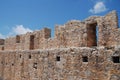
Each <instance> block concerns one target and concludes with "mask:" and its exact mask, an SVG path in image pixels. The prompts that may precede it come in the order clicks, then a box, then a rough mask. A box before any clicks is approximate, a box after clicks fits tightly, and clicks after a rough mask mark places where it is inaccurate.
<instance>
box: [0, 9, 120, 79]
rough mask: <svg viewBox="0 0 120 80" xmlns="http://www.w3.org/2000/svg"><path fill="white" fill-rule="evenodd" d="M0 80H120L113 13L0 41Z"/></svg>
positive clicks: (119, 38)
mask: <svg viewBox="0 0 120 80" xmlns="http://www.w3.org/2000/svg"><path fill="white" fill-rule="evenodd" d="M0 80H120V28H118V16H117V13H116V11H111V12H110V13H108V14H107V15H105V16H91V17H89V18H87V19H85V20H84V21H78V20H72V21H69V22H67V23H66V24H64V25H56V27H55V34H54V37H53V38H51V30H50V29H48V28H44V29H42V30H40V31H34V32H28V33H26V34H23V35H16V36H15V37H10V38H6V39H0Z"/></svg>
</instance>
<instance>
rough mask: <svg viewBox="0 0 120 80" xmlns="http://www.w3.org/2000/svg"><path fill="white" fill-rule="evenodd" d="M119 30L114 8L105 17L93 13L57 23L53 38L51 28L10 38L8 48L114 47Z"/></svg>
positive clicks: (116, 43)
mask: <svg viewBox="0 0 120 80" xmlns="http://www.w3.org/2000/svg"><path fill="white" fill-rule="evenodd" d="M96 29H97V31H98V33H97V31H96ZM119 33H120V30H119V28H118V17H117V13H116V11H112V12H110V13H108V14H107V15H105V16H91V17H89V18H87V19H85V20H84V21H77V20H73V21H69V22H67V23H66V24H64V25H56V27H55V34H54V37H53V38H51V30H50V29H48V28H44V29H42V30H40V31H34V32H32V33H30V32H28V33H27V34H23V35H17V36H16V37H11V38H7V39H5V43H4V50H37V49H51V48H69V47H92V46H113V45H119V44H120V40H119V38H120V35H119ZM96 34H97V36H98V40H97V39H96ZM18 40H19V41H18ZM17 41H18V42H17ZM0 50H2V49H0Z"/></svg>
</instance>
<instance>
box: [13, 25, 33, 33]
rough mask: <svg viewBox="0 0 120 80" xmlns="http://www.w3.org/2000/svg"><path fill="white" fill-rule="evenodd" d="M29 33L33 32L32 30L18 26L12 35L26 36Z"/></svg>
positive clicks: (14, 28)
mask: <svg viewBox="0 0 120 80" xmlns="http://www.w3.org/2000/svg"><path fill="white" fill-rule="evenodd" d="M27 32H32V30H31V29H29V28H25V27H24V26H23V25H17V26H16V27H13V31H12V33H15V34H25V33H27Z"/></svg>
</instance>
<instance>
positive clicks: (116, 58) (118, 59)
mask: <svg viewBox="0 0 120 80" xmlns="http://www.w3.org/2000/svg"><path fill="white" fill-rule="evenodd" d="M112 61H113V62H114V63H120V57H119V56H112Z"/></svg>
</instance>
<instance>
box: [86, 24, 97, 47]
mask: <svg viewBox="0 0 120 80" xmlns="http://www.w3.org/2000/svg"><path fill="white" fill-rule="evenodd" d="M97 41H98V28H97V23H92V24H89V25H88V26H87V46H88V47H92V46H97Z"/></svg>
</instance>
